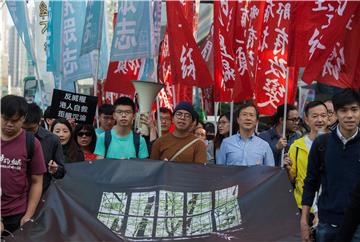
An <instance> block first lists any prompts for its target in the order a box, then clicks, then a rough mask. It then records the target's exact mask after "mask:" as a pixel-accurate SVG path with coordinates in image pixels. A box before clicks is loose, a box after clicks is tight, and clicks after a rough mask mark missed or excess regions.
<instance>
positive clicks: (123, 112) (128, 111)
mask: <svg viewBox="0 0 360 242" xmlns="http://www.w3.org/2000/svg"><path fill="white" fill-rule="evenodd" d="M115 113H116V114H119V115H123V114H125V115H126V116H128V115H130V114H132V113H133V111H131V110H126V111H123V110H116V111H115Z"/></svg>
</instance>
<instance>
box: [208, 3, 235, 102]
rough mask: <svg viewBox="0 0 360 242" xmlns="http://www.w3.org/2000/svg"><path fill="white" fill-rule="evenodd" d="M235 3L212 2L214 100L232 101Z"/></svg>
mask: <svg viewBox="0 0 360 242" xmlns="http://www.w3.org/2000/svg"><path fill="white" fill-rule="evenodd" d="M235 14H236V2H235V1H227V0H225V1H214V42H213V43H214V81H215V86H214V100H215V101H216V102H231V101H233V100H234V99H233V89H234V85H235V82H236V80H239V74H238V72H237V71H236V70H237V67H236V62H235V54H234V51H233V46H232V41H233V37H234V32H233V31H234V22H235V21H234V20H235Z"/></svg>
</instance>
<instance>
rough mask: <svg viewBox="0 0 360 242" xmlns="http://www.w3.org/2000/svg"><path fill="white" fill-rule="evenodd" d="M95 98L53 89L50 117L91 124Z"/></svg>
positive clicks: (94, 109) (95, 102)
mask: <svg viewBox="0 0 360 242" xmlns="http://www.w3.org/2000/svg"><path fill="white" fill-rule="evenodd" d="M96 105H97V97H95V96H88V95H83V94H78V93H73V92H67V91H63V90H58V89H54V92H53V96H52V101H51V109H50V110H51V117H53V118H66V119H74V120H75V122H76V123H87V124H92V123H93V121H94V116H95V112H96Z"/></svg>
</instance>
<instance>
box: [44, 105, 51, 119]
mask: <svg viewBox="0 0 360 242" xmlns="http://www.w3.org/2000/svg"><path fill="white" fill-rule="evenodd" d="M44 118H52V117H51V106H49V107H47V108H46V109H45V111H44Z"/></svg>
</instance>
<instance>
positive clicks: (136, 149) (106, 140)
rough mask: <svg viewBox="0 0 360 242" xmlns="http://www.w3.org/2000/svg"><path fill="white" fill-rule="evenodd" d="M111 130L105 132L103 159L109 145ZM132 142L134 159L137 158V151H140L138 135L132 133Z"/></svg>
mask: <svg viewBox="0 0 360 242" xmlns="http://www.w3.org/2000/svg"><path fill="white" fill-rule="evenodd" d="M111 138H112V136H111V130H106V131H105V153H104V158H106V155H107V152H108V149H109V146H110V143H111ZM133 142H134V147H135V154H136V158H138V157H139V150H140V135H139V134H138V133H135V132H133Z"/></svg>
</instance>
